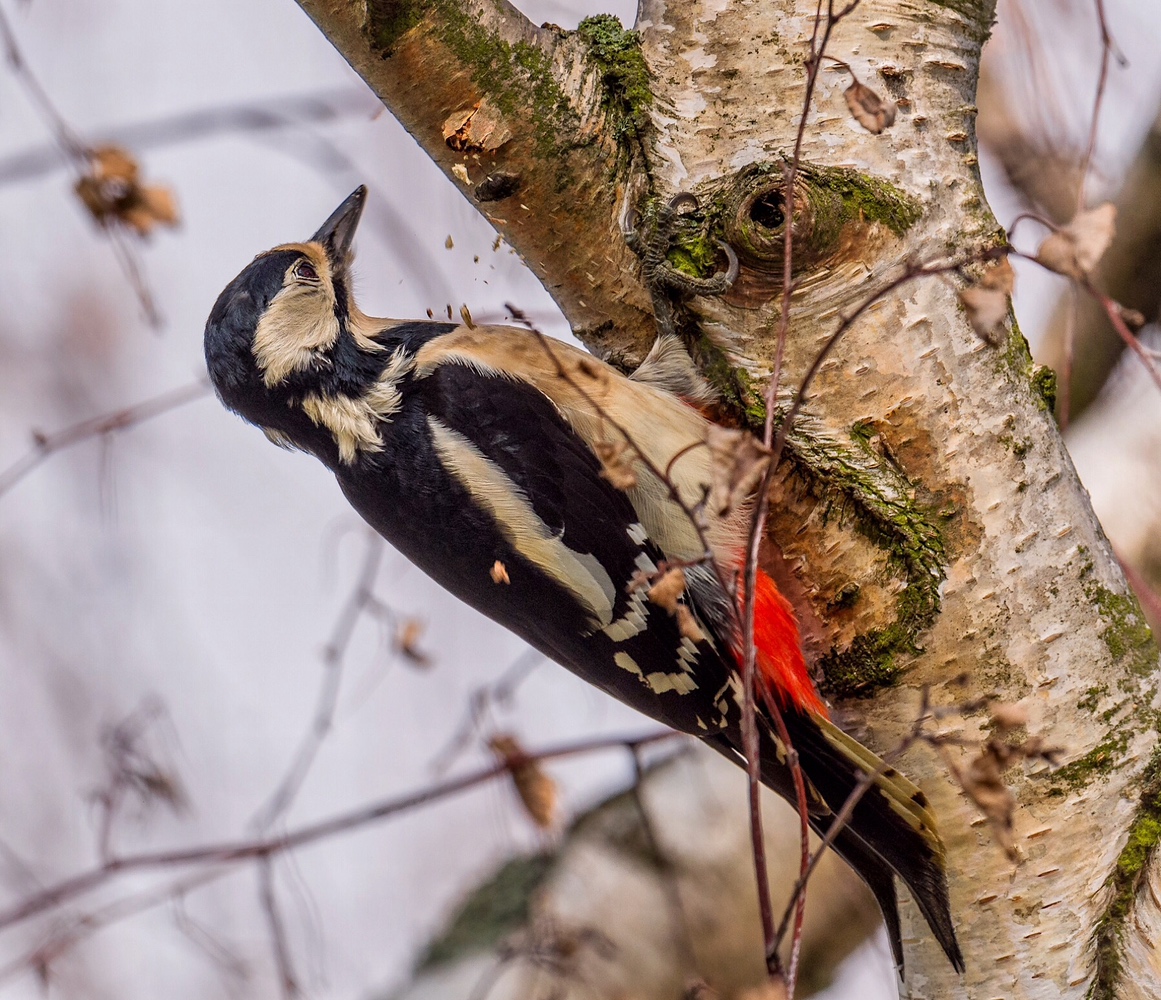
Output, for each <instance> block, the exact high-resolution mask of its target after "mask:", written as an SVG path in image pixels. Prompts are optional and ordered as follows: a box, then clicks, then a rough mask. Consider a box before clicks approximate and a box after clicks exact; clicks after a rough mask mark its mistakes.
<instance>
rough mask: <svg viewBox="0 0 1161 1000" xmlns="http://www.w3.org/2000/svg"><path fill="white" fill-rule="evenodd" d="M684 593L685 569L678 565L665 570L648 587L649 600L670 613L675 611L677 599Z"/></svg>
mask: <svg viewBox="0 0 1161 1000" xmlns="http://www.w3.org/2000/svg"><path fill="white" fill-rule="evenodd" d="M684 593H685V570H683V569H682V568H681V567H680V566H675V567H674V568H673V569H669V570H666V571H665V572H664V573H663V574H662V575H661V577H660V578H659V579H658V580H657V582H656V583H654V584H653V586H652V587H650V588H649V600H650V601H652V602H653V603H654V604H656V605H657V606H658V607H659V608H664V609H665V610H666V611H668V612H669V613H670V614H671V615H672V614H676V613H677V609H678V607H679V605H678V603H677V602H678V600H679V599H680V597H681V595H682V594H684Z"/></svg>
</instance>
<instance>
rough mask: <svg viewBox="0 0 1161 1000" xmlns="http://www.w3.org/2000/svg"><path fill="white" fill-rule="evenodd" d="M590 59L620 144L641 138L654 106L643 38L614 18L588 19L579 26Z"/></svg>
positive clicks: (578, 32) (605, 109)
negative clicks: (643, 50) (642, 46)
mask: <svg viewBox="0 0 1161 1000" xmlns="http://www.w3.org/2000/svg"><path fill="white" fill-rule="evenodd" d="M576 32H577V36H578V37H579V38H580V39H581V41H582V42H584V44H585V49H586V51H587V52H588V56H589V59H590V60H591V61H592V62H593V64H594V65H595V66H596V67H597V69H598V71H599V72H600V74H601V107H602V108H603V109H604V111H605V114H606V115H607V116H608V119H609V122H610V124H611V125H612V127H613V135H614V137H615V138H616V139H617V141H618V142H622V141H624V140H625V139H627V138H629V137H630V136H640V135H641V134H642V132H644V131H645V129H646V128H647V127H648V125H649V109H650V108H651V107H652V106H653V90H652V88H651V86H650V78H649V67H648V66H647V65H646V64H645V57H644V56H643V55H642V54H641V36H640V35H638V34H637V32H635V31H629V30H628V29H626V28H624V27H623V26H622V25H621V22H620V21H619V20H618V19H617V18H616V17H615V16H614V15H612V14H598V15H596V16H595V17H586V18H585V19H584V20H583V21H581V23H580V24H579V25H578V26H577V29H576Z"/></svg>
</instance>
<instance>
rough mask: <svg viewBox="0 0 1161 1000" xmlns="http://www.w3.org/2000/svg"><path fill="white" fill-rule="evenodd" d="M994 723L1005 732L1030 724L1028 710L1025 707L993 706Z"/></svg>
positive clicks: (999, 704) (1004, 704) (1003, 704)
mask: <svg viewBox="0 0 1161 1000" xmlns="http://www.w3.org/2000/svg"><path fill="white" fill-rule="evenodd" d="M992 722H994V723H995V724H996V726H997V727H999V728H1000V729H1001V730H1003V731H1007V730H1010V729H1018V728H1019V727H1020V726H1025V725H1027V724H1028V709H1026V708H1025V707H1024V706H1023V705H1009V704H1006V703H1003V702H1001V703H998V704H995V705H993V706H992Z"/></svg>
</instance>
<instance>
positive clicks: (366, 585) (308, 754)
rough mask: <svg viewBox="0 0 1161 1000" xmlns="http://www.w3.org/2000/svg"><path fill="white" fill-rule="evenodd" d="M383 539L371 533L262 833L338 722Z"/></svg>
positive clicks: (258, 820) (262, 816)
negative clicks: (351, 651) (351, 649)
mask: <svg viewBox="0 0 1161 1000" xmlns="http://www.w3.org/2000/svg"><path fill="white" fill-rule="evenodd" d="M383 547H384V546H383V539H382V538H380V537H379V536H378V535H377V534H375V533H374V532H368V533H367V549H366V552H365V553H364V555H363V565H362V568H361V569H360V570H359V576H358V579H357V580H356V582H355V586H354V588H353V589H352V590H351V593H350V595H349V596H348V597H347V600H346V602H345V603H344V604H343V607H342V609H341V610H340V611H339V615H338V618H336V619H335V624H334V627H333V628H332V629H331V635H330V638H329V639H328V640H327V644H326V646H325V647H324V648H323V655H322V662H323V676H322V682H321V683H320V685H319V690H318V697H317V699H316V702H315V710H314V718H313V720H312V721H311V725H310V728H309V729H308V730H307V732H306V734H305V735H304V736H303V738H302V741H301V742H300V743H299V746H298V750H297V751H296V752H295V754H294V758H293V759H292V761H291V763H290V767H289V768H287V770H286V773H285V774H284V775H283V777H282V780H281V781H280V782H279V783H278V785H277V787H276V788H275V789H274V792H273V793H272V794H271V795H270V797H269V798H268V799H267V800H266V803H265V805H263V806H262V808H261V809H260V810H259V811H258V813H257V815H256V816H255V817H254V819H253V820H252V821H251V827H252V828H253V829H254V830H256V831H258V832H262V831H265V830H268V829H270V828H271V827H272V826H273V825H274V824H275V823H277V822H278V820H280V819H281V818H282V817H283V816H284V815H285V814H286V811H287V810H288V809H289V808H290V807H291V805H293V803H294V800H295V798H296V797H297V795H298V792H299V790H300V789H301V788H302V783H303V782H304V781H305V780H306V776H307V774H309V773H310V769H311V767H312V766H313V765H314V761H315V758H316V757H317V756H318V752H319V750H320V749H321V748H322V745H323V743H324V742H325V741H326V738H327V737H328V736H329V735H330V732H331V728H332V727H333V725H334V717H335V707H336V705H337V704H338V700H339V689H340V687H341V686H342V680H343V665H344V661H345V659H346V652H347V647H348V646H349V645H350V643H351V638H352V637H353V636H354V634H355V628H356V626H357V625H358V624H359V620H360V619H361V618H362V617H363V614H364V612H365V611H366V610H367V608H368V606H369V605H370V604H371V602H372V601H375V600H376V598H375V592H374V586H375V579H376V578H377V577H378V575H379V566H380V564H381V563H382V561H383Z"/></svg>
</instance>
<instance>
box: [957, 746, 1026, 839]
mask: <svg viewBox="0 0 1161 1000" xmlns="http://www.w3.org/2000/svg"><path fill="white" fill-rule="evenodd" d="M1007 751H1008V748H1007V747H1006V746H1005V745H1004V744H1002V743H1000V742H999V741H998V740H989V741H988V742H987V743H985V744H984V748H983V750H982V751H981V752H980V754H979V755H978V756H977V757H974V758H973V759H972V761H971V762H970V763H969V764H968V767H967V770H966V771H965V772H964V773H963V790H964V791H965V792H967V794H968V797H969V798H970V799H971V800H972V801H973V802H974V803H975V804H976V808H978V809H979V810H980V812H981V813H983V814H984V818H985V819H986V820H987V821H988V824H989V825H990V826H991V828H992V835H993V836H994V837H995V838H996V842H997V843H998V844H999V845H1000V847H1001V848H1003V850H1004V852H1005V853H1006V854H1007V855H1008V857H1009V858H1011V859H1012V860H1013V861H1016V860H1018V859H1019V855H1018V854H1017V852H1016V842H1015V839H1014V837H1013V834H1012V831H1013V819H1012V817H1013V814H1014V813H1015V810H1016V800H1015V798H1014V797H1013V796H1012V793H1011V792H1010V791H1009V790H1008V786H1007V785H1005V784H1004V779H1003V771H1004V767H1005V766H1006V765H1007V763H1008V762H1009V757H1010V755H1009V753H1008V752H1007Z"/></svg>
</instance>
